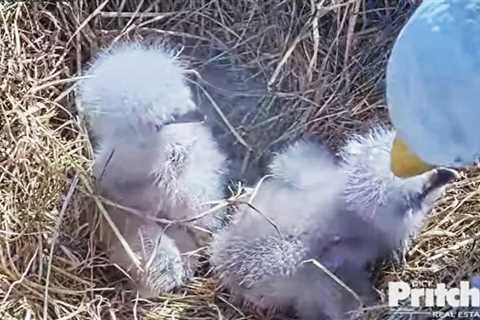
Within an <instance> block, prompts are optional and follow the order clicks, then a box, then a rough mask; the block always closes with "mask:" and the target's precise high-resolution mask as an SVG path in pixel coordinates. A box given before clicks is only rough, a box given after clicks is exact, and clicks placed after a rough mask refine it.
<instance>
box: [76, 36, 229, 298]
mask: <svg viewBox="0 0 480 320" xmlns="http://www.w3.org/2000/svg"><path fill="white" fill-rule="evenodd" d="M184 73H185V70H184V67H183V66H182V63H181V61H180V60H179V59H178V57H176V56H175V55H174V54H173V52H169V51H168V50H166V49H165V48H163V47H160V46H148V47H147V46H144V45H141V44H138V43H130V44H122V45H119V46H116V47H114V48H113V49H111V50H110V51H108V52H104V53H102V54H101V55H100V56H99V57H98V58H97V59H96V60H95V61H94V62H93V64H92V65H91V66H90V68H89V70H88V72H87V73H86V76H87V78H86V79H85V80H82V81H80V83H79V88H78V96H79V102H80V105H79V109H80V111H81V113H83V115H84V116H85V118H86V119H87V120H88V124H89V127H90V128H89V129H90V134H91V136H92V139H94V140H95V142H96V146H95V159H94V168H93V171H94V175H95V177H96V180H97V185H98V188H99V190H100V193H101V195H102V196H103V197H105V198H107V199H109V200H111V201H113V202H115V203H117V204H119V205H121V206H123V207H127V208H128V210H127V209H125V210H124V209H123V208H119V207H115V206H108V211H109V213H110V215H111V216H112V219H113V220H114V222H115V224H116V225H117V227H118V228H119V230H120V232H121V233H122V235H123V237H124V238H125V239H126V240H127V242H128V243H129V245H130V246H131V248H132V249H133V250H134V253H135V254H136V255H137V256H138V257H139V259H140V261H141V262H142V265H141V269H143V271H142V270H141V269H138V268H136V267H134V265H133V263H132V261H131V259H130V257H129V256H128V255H127V254H126V252H125V250H124V248H123V247H122V245H121V244H120V242H119V241H118V239H116V238H115V237H114V236H110V237H107V240H106V242H107V247H108V248H109V251H110V257H111V260H112V262H113V263H116V264H118V265H119V266H120V267H121V268H123V269H125V270H126V271H129V272H130V273H131V274H132V276H133V277H134V280H135V281H136V283H137V285H138V289H139V290H140V292H141V294H142V296H152V295H156V294H158V293H161V292H166V291H170V290H172V289H173V288H175V287H178V286H180V285H182V284H183V283H184V281H185V280H186V279H188V277H189V276H190V275H191V270H193V269H194V268H195V265H196V262H197V261H196V260H197V259H196V258H195V256H194V255H188V254H187V253H188V252H191V251H193V250H196V249H198V248H199V247H200V245H203V244H202V241H201V240H202V239H203V235H204V232H203V231H199V230H201V229H203V230H207V231H208V230H210V231H212V230H215V229H216V228H218V227H219V226H220V224H221V219H220V218H221V217H220V214H221V213H219V214H217V215H207V216H205V217H203V218H201V219H198V220H195V221H191V222H189V223H187V225H184V224H183V225H180V224H173V225H168V227H166V226H165V225H160V224H157V223H156V222H154V221H153V220H154V219H156V218H163V219H168V220H182V219H191V218H193V217H196V216H197V215H199V214H200V213H202V212H203V211H204V210H207V209H208V208H209V207H210V205H208V204H206V203H207V202H209V201H216V200H220V199H222V198H223V197H224V195H223V183H224V181H223V180H224V178H223V176H224V173H223V170H224V167H225V163H226V159H225V156H224V155H223V153H222V152H221V151H220V150H219V149H218V146H217V144H216V143H215V141H214V139H213V137H212V135H211V133H210V131H209V129H208V128H207V127H205V126H204V124H203V119H204V117H203V115H201V114H200V113H199V111H198V110H197V107H196V105H195V104H194V103H193V102H192V99H191V93H190V89H189V87H188V86H187V85H186V83H185V79H184Z"/></svg>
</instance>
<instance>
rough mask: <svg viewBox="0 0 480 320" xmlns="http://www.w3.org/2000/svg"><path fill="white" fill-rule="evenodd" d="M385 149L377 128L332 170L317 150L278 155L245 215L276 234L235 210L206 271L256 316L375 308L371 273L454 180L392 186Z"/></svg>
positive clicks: (352, 144) (324, 315) (303, 145)
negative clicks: (265, 311) (258, 311)
mask: <svg viewBox="0 0 480 320" xmlns="http://www.w3.org/2000/svg"><path fill="white" fill-rule="evenodd" d="M392 141H393V132H391V131H389V130H386V129H383V128H378V129H375V130H372V131H371V132H370V133H369V134H367V135H366V136H355V137H353V138H351V139H350V140H349V141H348V143H347V144H346V145H345V146H344V148H343V149H342V151H341V152H340V156H341V160H340V162H339V163H336V162H335V161H334V159H333V156H331V154H330V153H328V151H327V150H326V149H325V148H324V147H323V146H319V145H316V144H314V143H311V142H305V141H300V142H297V143H296V144H294V145H293V146H292V147H290V148H288V149H287V150H286V151H284V152H283V153H281V154H279V155H277V156H276V158H275V159H274V161H273V163H272V164H271V173H272V175H273V177H272V178H271V179H270V180H267V181H266V182H265V183H264V184H263V186H261V188H260V190H259V192H258V194H257V196H256V198H255V199H254V201H253V206H255V207H256V208H257V209H258V210H260V211H261V212H262V213H263V214H264V215H265V216H267V217H268V218H269V219H271V220H272V221H273V223H274V224H275V225H276V226H277V228H278V229H279V232H277V231H276V230H275V228H273V227H272V225H271V224H270V223H269V222H268V221H267V220H266V219H265V218H264V217H263V216H261V215H258V214H256V212H252V210H251V209H250V208H241V209H240V210H239V212H238V213H237V217H236V220H235V221H234V223H232V225H230V226H229V227H228V228H227V229H225V230H223V231H222V232H221V233H219V234H218V236H217V237H216V238H215V240H214V242H213V245H212V258H211V262H212V264H213V265H214V267H215V269H216V270H217V273H218V275H219V277H220V278H221V280H222V282H223V284H224V285H225V286H226V287H228V288H229V289H230V290H232V292H233V293H234V294H236V295H238V296H240V297H241V298H243V299H244V300H245V301H247V302H249V303H252V304H254V305H255V306H257V307H260V308H274V309H288V308H292V307H293V308H294V309H295V310H296V312H297V314H298V315H299V316H300V317H301V318H302V319H305V320H318V319H342V320H344V319H348V318H349V317H353V316H354V315H351V314H350V313H349V312H350V311H355V310H357V309H358V308H359V307H360V306H362V305H363V304H370V303H373V302H374V301H375V300H376V297H375V294H374V290H373V285H372V282H371V280H370V278H371V274H370V266H371V265H373V264H375V263H376V262H377V261H379V260H382V259H388V258H390V257H391V256H392V254H393V253H394V252H396V251H397V250H404V249H405V248H406V244H407V243H408V241H409V239H410V238H411V236H413V235H414V234H415V232H417V231H418V229H419V228H420V227H421V222H422V220H423V218H424V217H425V215H426V214H427V213H428V212H429V210H431V208H432V207H433V205H434V203H435V201H436V200H437V199H438V197H439V196H440V195H441V193H442V192H443V189H444V187H445V185H446V184H447V183H448V182H449V181H451V179H453V178H454V177H456V173H455V172H454V171H451V170H448V169H436V170H432V171H430V172H427V173H425V174H423V175H421V176H418V177H413V178H410V179H403V180H402V179H400V178H396V177H394V176H393V175H392V174H391V172H390V169H389V163H390V161H389V150H390V144H391V143H392ZM312 260H313V261H312ZM315 263H317V264H315ZM319 265H321V266H323V267H325V268H326V269H328V270H329V271H330V272H331V273H333V274H334V275H335V277H336V278H337V279H333V278H332V277H331V276H330V275H328V274H327V273H326V272H324V271H323V270H322V269H321V268H319ZM337 280H340V281H341V282H343V284H345V285H346V286H347V287H348V289H347V288H345V287H343V286H342V285H340V284H339V282H338V281H337ZM349 290H350V291H349ZM351 290H353V292H354V294H352V292H351Z"/></svg>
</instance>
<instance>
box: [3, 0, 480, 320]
mask: <svg viewBox="0 0 480 320" xmlns="http://www.w3.org/2000/svg"><path fill="white" fill-rule="evenodd" d="M411 11H412V8H411V7H410V4H409V3H408V2H407V1H402V0H398V1H393V0H390V1H389V0H384V1H381V0H349V1H347V0H344V1H340V0H339V1H328V0H319V1H314V0H312V1H247V0H238V1H215V0H213V1H207V0H200V1H173V0H162V1H152V0H135V1H122V0H105V1H99V0H92V1H87V0H71V1H64V2H57V1H52V2H42V1H27V2H12V1H10V2H9V1H6V2H1V3H0V108H1V113H0V194H1V196H0V318H2V319H152V320H153V319H192V320H194V319H235V320H241V319H263V318H266V317H263V316H262V315H259V314H254V313H253V312H249V311H247V310H246V309H244V310H243V311H241V310H240V309H239V307H238V306H236V305H233V304H232V303H231V302H230V298H229V297H228V294H226V293H222V292H219V291H218V290H217V288H216V287H217V284H216V283H215V281H214V280H212V279H211V278H209V277H208V276H204V277H199V278H197V279H196V280H195V281H194V282H193V283H192V284H191V285H190V286H189V287H187V288H184V289H183V290H180V292H178V293H177V294H175V295H165V296H163V297H160V298H159V299H157V300H155V301H143V300H140V299H137V297H136V296H135V292H133V291H131V290H128V287H126V281H125V277H124V276H123V275H122V274H121V273H120V272H119V271H117V270H116V269H115V268H114V267H113V266H110V265H109V264H108V259H107V258H106V256H105V255H104V254H103V253H102V251H101V250H100V249H99V248H98V247H97V245H96V241H95V237H94V235H93V231H94V229H95V227H96V224H95V223H87V221H88V220H87V219H86V213H91V212H94V211H95V208H94V206H92V201H91V198H92V197H91V190H92V189H91V183H92V182H91V178H90V171H89V166H90V165H91V160H90V159H91V146H90V145H89V143H88V141H87V139H86V134H85V130H84V128H83V125H82V124H81V122H80V120H79V119H78V117H77V116H76V111H75V103H74V95H73V85H74V82H75V80H76V79H78V77H79V75H80V74H81V70H82V66H83V65H84V64H85V62H86V61H88V60H89V59H90V57H91V56H92V55H93V54H94V53H95V52H97V51H98V50H99V48H101V47H105V46H107V45H109V44H111V43H112V42H116V41H119V40H124V39H132V38H135V39H140V38H149V39H155V38H162V39H167V40H168V41H169V42H171V43H182V44H187V47H189V48H194V49H195V48H209V52H208V59H209V61H211V62H215V61H220V60H222V58H223V57H224V56H225V55H228V57H229V59H230V60H229V61H230V63H231V64H232V65H233V64H241V65H243V66H245V67H246V68H248V69H249V70H252V72H253V74H254V76H255V78H256V79H257V82H259V83H261V85H262V88H263V90H262V94H261V95H260V96H259V97H258V104H259V106H260V107H259V108H258V109H255V112H254V113H252V114H251V115H249V116H248V117H242V118H241V119H240V120H238V121H237V120H235V121H234V120H232V123H233V124H232V126H234V129H235V131H236V132H237V133H238V134H239V135H240V136H241V137H242V139H244V140H245V141H244V144H245V145H247V146H248V148H251V149H252V151H253V154H254V155H256V156H258V155H263V154H264V152H265V151H268V150H271V148H272V147H274V146H275V145H276V144H278V143H281V142H284V141H286V140H289V139H293V138H295V137H296V136H297V135H299V134H301V133H303V132H306V131H308V132H311V133H315V134H317V135H319V136H320V137H321V138H323V139H324V140H325V141H328V143H329V144H330V145H331V146H333V147H335V145H336V143H337V142H338V141H340V140H342V139H343V137H344V136H345V135H348V134H349V133H350V132H352V131H361V130H363V129H365V128H366V127H367V126H368V124H369V123H370V122H372V121H374V122H378V121H384V120H385V111H384V105H383V104H384V102H383V76H384V72H383V71H384V66H385V61H386V57H387V55H388V50H389V48H390V46H391V44H392V40H393V38H394V37H395V35H396V33H397V32H398V30H399V28H400V27H401V26H402V24H403V23H404V22H405V20H406V18H407V17H408V15H409V14H410V13H411ZM193 51H195V50H193ZM193 51H192V52H193ZM203 61H204V60H203ZM196 62H197V65H196V66H198V60H197V61H196ZM228 116H229V115H228V114H227V118H228ZM266 133H268V134H266ZM235 139H236V140H239V139H238V137H237V138H235ZM242 148H243V149H242ZM241 150H243V151H245V150H246V149H245V147H244V146H243V147H241ZM254 158H256V157H254ZM77 178H78V179H77ZM479 186H480V175H479V174H478V172H471V173H468V177H466V178H465V179H463V180H462V181H460V182H458V183H457V184H456V188H452V189H451V191H450V192H449V194H448V195H447V197H446V198H445V199H444V200H443V202H441V203H440V204H439V206H438V207H437V208H436V210H435V213H434V214H433V217H432V219H431V220H430V222H429V224H428V226H427V227H426V228H425V231H424V232H423V234H422V235H421V236H420V238H419V239H418V240H417V241H416V244H415V246H414V247H413V248H412V249H411V251H410V255H409V257H408V261H407V262H408V264H407V266H406V267H405V268H403V269H399V268H397V267H395V266H392V265H389V266H385V267H384V268H383V271H384V272H382V278H381V279H379V281H378V284H379V288H380V289H384V286H385V285H384V284H385V280H391V279H402V280H408V279H417V280H428V281H446V282H448V283H451V284H453V285H456V283H458V281H459V280H460V279H462V278H464V277H465V276H466V275H469V274H471V273H472V272H473V271H475V270H477V269H478V266H479V262H478V261H477V259H476V256H477V255H478V248H477V246H476V239H478V237H479V236H480V233H479V227H478V224H479V218H478V216H479V215H478V213H479V208H480V205H479V203H480V202H479V198H480V195H479V193H478V188H479ZM379 317H381V315H377V316H376V318H379ZM372 318H373V316H372Z"/></svg>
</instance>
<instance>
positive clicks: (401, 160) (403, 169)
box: [390, 136, 434, 178]
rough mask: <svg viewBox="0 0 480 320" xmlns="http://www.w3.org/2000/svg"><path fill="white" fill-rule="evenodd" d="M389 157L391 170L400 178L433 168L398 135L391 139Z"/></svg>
mask: <svg viewBox="0 0 480 320" xmlns="http://www.w3.org/2000/svg"><path fill="white" fill-rule="evenodd" d="M390 157H391V159H390V167H391V170H392V172H393V174H394V175H396V176H397V177H400V178H409V177H413V176H416V175H419V174H422V173H424V172H427V171H429V170H432V169H433V168H434V166H432V165H430V164H428V163H425V162H424V161H423V160H422V159H420V157H418V156H417V155H416V154H415V153H413V152H412V151H411V150H410V149H409V148H408V147H407V145H406V144H405V143H404V142H403V141H402V140H401V139H400V138H399V137H398V136H396V137H395V139H394V141H393V146H392V152H391V154H390Z"/></svg>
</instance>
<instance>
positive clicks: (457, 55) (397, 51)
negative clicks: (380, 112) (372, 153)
mask: <svg viewBox="0 0 480 320" xmlns="http://www.w3.org/2000/svg"><path fill="white" fill-rule="evenodd" d="M479 33H480V0H424V1H423V2H422V3H421V4H420V6H419V7H418V9H417V10H416V11H415V13H414V14H413V16H412V17H411V18H410V19H409V21H408V23H407V24H406V25H405V26H404V28H403V29H402V31H401V33H400V35H399V36H398V39H397V40H396V42H395V44H394V47H393V50H392V53H391V56H390V58H389V61H388V67H387V78H386V90H387V103H388V106H389V111H390V116H391V120H392V123H393V124H394V126H395V127H396V129H397V131H398V136H399V138H400V139H401V140H403V141H404V142H405V143H406V144H407V145H408V147H409V148H410V149H411V150H412V151H413V152H414V153H416V154H417V155H418V156H419V157H420V158H421V159H422V160H423V161H425V162H427V163H430V164H433V165H439V166H452V167H463V166H469V165H472V164H473V163H474V162H476V161H478V160H479V159H480V139H478V121H479V119H480V107H479V105H478V101H479V100H480V91H479V90H478V88H479V87H480V38H479V37H478V36H477V35H478V34H479Z"/></svg>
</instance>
